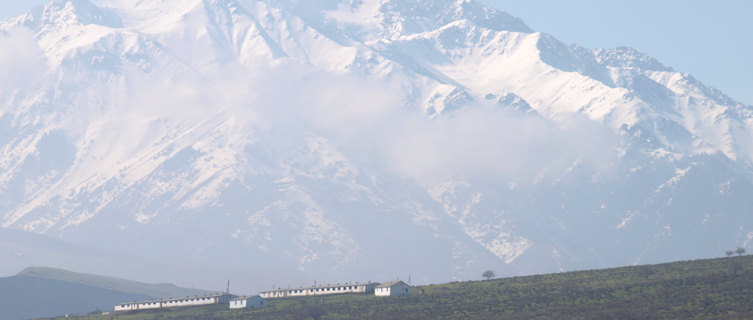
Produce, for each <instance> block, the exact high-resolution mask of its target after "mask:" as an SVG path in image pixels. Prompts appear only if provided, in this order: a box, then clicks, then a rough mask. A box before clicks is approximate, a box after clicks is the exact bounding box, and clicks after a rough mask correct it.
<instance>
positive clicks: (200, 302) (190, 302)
mask: <svg viewBox="0 0 753 320" xmlns="http://www.w3.org/2000/svg"><path fill="white" fill-rule="evenodd" d="M211 304H227V305H229V306H230V309H241V308H247V309H249V308H251V309H257V308H265V307H267V306H268V303H267V300H266V299H264V298H262V297H260V296H244V297H239V296H236V295H232V294H229V293H218V294H211V295H205V296H193V297H184V298H169V299H158V300H148V301H134V302H126V303H121V304H118V305H116V306H115V311H136V310H150V309H160V308H172V307H195V306H205V305H211Z"/></svg>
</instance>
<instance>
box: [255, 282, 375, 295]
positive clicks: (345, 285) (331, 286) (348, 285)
mask: <svg viewBox="0 0 753 320" xmlns="http://www.w3.org/2000/svg"><path fill="white" fill-rule="evenodd" d="M378 284H379V283H378V282H368V283H343V284H333V285H329V284H328V285H326V286H316V287H301V288H281V289H275V290H267V291H262V292H261V293H269V292H282V291H292V290H311V289H321V288H339V287H350V286H356V287H360V286H373V285H378Z"/></svg>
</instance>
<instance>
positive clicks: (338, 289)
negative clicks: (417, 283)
mask: <svg viewBox="0 0 753 320" xmlns="http://www.w3.org/2000/svg"><path fill="white" fill-rule="evenodd" d="M377 285H379V283H365V284H343V285H340V284H338V285H334V286H331V285H326V286H318V287H308V288H298V289H279V290H272V291H264V292H262V293H260V294H259V295H260V296H261V297H262V298H266V299H271V298H292V297H307V296H321V295H330V294H339V293H371V292H374V288H376V286H377Z"/></svg>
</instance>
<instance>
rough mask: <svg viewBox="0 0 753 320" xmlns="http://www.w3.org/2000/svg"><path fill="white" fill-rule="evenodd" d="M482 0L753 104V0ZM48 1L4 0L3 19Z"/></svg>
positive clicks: (541, 27)
mask: <svg viewBox="0 0 753 320" xmlns="http://www.w3.org/2000/svg"><path fill="white" fill-rule="evenodd" d="M482 1H483V2H486V3H488V4H491V5H492V6H494V7H496V8H498V9H502V10H504V11H507V12H508V13H510V14H512V15H514V16H516V17H519V18H521V19H523V21H525V23H526V24H528V26H529V27H531V28H532V29H534V30H536V31H541V32H545V33H549V34H551V35H553V36H555V37H556V38H557V39H560V40H561V41H563V42H565V43H568V44H570V43H577V44H579V45H581V46H584V47H587V48H592V49H594V48H613V47H617V46H623V45H624V46H629V47H633V48H635V49H637V50H639V51H643V52H645V53H648V54H649V55H651V56H653V57H654V58H656V59H657V60H659V61H660V62H661V63H663V64H665V65H668V66H670V67H672V68H674V69H675V70H677V71H681V72H687V73H690V74H692V75H693V76H695V77H696V78H697V79H699V80H700V81H701V82H703V83H705V84H706V85H709V86H712V87H715V88H717V89H719V90H722V91H723V92H724V93H726V94H727V95H729V96H731V97H732V98H734V99H736V100H738V101H741V102H743V103H746V104H749V105H753V0H714V1H708V0H661V1H656V0H630V1H626V0H598V1H597V0H567V1H562V0H525V1H520V0H482ZM45 2H48V1H45V0H0V19H5V18H8V17H13V16H17V15H21V14H23V13H25V12H27V11H28V10H29V9H31V8H32V7H33V6H35V5H39V4H42V3H45ZM0 49H1V48H0Z"/></svg>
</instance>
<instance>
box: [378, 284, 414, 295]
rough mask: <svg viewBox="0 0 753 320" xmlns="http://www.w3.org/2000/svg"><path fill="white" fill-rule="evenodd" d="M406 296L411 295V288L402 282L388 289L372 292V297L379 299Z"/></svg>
mask: <svg viewBox="0 0 753 320" xmlns="http://www.w3.org/2000/svg"><path fill="white" fill-rule="evenodd" d="M407 294H413V288H411V287H410V286H409V285H407V284H406V283H404V282H398V283H396V284H394V285H392V286H390V287H384V288H376V290H374V295H375V296H380V297H396V296H403V295H407Z"/></svg>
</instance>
